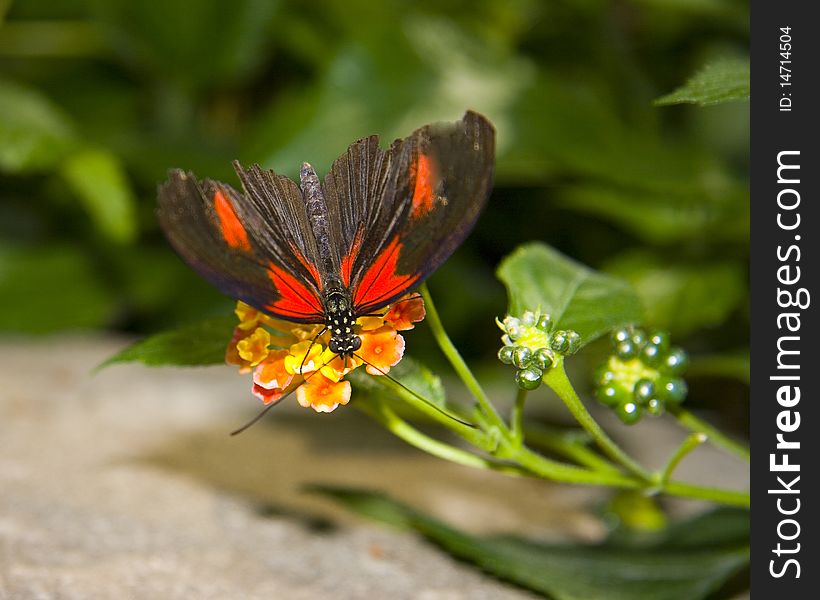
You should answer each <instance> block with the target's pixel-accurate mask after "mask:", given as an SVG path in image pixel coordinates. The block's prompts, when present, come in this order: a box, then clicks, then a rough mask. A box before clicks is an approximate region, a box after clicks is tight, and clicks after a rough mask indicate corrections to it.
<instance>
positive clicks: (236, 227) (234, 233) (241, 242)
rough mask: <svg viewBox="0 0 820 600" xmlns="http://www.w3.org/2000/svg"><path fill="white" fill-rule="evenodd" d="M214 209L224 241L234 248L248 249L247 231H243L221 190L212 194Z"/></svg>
mask: <svg viewBox="0 0 820 600" xmlns="http://www.w3.org/2000/svg"><path fill="white" fill-rule="evenodd" d="M214 209H215V210H216V216H217V217H218V218H219V229H220V231H221V232H222V238H223V239H224V240H225V243H226V244H228V245H229V246H230V247H231V248H235V249H236V250H245V251H250V249H251V242H250V240H249V239H248V232H247V231H245V227H244V226H243V225H242V222H241V221H240V220H239V217H237V216H236V211H235V210H234V208H233V206H232V205H231V202H230V200H228V199H227V198H226V197H225V194H223V193H222V190H217V191H216V193H215V194H214Z"/></svg>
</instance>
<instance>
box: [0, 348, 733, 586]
mask: <svg viewBox="0 0 820 600" xmlns="http://www.w3.org/2000/svg"><path fill="white" fill-rule="evenodd" d="M123 343H124V341H123V340H117V339H109V338H100V337H63V338H52V339H49V338H45V339H40V340H36V341H32V340H21V339H20V340H15V339H5V340H0V598H2V599H5V598H9V599H11V598H14V599H17V598H26V599H27V598H44V599H46V598H61V599H89V598H180V599H189V598H251V599H252V598H266V599H280V598H281V599H293V600H302V599H304V600H313V599H325V598H333V599H338V600H345V599H360V598H390V599H391V600H402V599H405V598H406V599H411V598H412V599H420V600H460V599H468V598H469V599H471V600H472V599H482V598H486V599H501V600H504V599H510V600H512V599H523V598H532V597H533V596H532V595H531V594H529V593H528V592H526V591H522V590H519V589H516V588H514V587H510V586H508V585H506V584H503V583H500V582H498V581H496V580H494V579H492V578H491V577H488V576H485V575H482V574H481V573H480V572H478V571H476V570H475V569H473V568H471V567H469V566H467V565H464V564H461V563H459V562H457V561H454V560H452V559H451V558H449V557H448V556H447V555H446V554H444V553H442V552H440V551H438V550H437V549H436V548H434V547H432V546H430V545H428V544H426V543H425V542H423V541H422V540H419V539H418V538H417V537H415V536H414V535H412V534H408V533H404V532H400V531H396V530H393V529H389V528H384V527H381V526H379V525H376V524H373V523H370V522H368V521H365V520H362V519H360V518H357V517H355V516H353V515H351V514H349V513H348V512H346V511H343V510H341V509H339V508H338V507H336V506H335V505H333V504H332V503H331V502H329V501H327V500H324V499H321V498H317V497H315V496H312V495H310V494H307V493H305V492H304V491H303V490H302V487H303V486H304V485H305V484H307V483H335V484H340V485H345V486H356V487H367V488H374V489H379V490H384V491H387V492H388V493H390V494H392V495H393V496H395V497H396V498H398V499H401V500H403V501H405V502H408V503H410V504H412V505H415V506H418V507H420V508H422V509H424V510H428V511H430V512H432V513H433V514H435V515H437V516H439V517H441V518H443V519H445V520H447V521H448V522H450V523H452V524H454V525H456V526H459V527H462V528H465V529H468V530H470V531H474V532H492V531H514V532H526V533H527V534H529V535H534V536H540V537H542V538H547V539H553V540H558V539H566V538H568V537H575V538H579V537H580V538H583V539H596V538H598V537H600V536H601V535H602V534H603V533H604V529H603V525H602V524H601V522H600V520H599V519H598V518H597V517H596V515H595V512H594V509H595V508H596V506H597V505H598V504H599V503H600V502H601V501H602V500H603V499H604V498H605V497H606V495H605V492H602V491H601V490H596V489H591V488H581V487H572V486H562V485H552V484H550V483H546V482H541V481H533V480H525V479H520V478H511V477H505V476H502V475H499V474H495V473H486V472H481V471H475V470H471V469H467V468H465V467H460V466H457V465H453V464H449V463H444V462H442V461H440V460H437V459H435V458H432V457H430V456H427V455H425V454H423V453H421V452H418V451H416V450H415V449H413V448H410V447H408V446H406V445H404V444H403V443H402V442H400V441H399V440H397V439H394V438H393V437H391V436H390V435H389V434H387V433H385V432H384V431H382V430H381V429H379V427H378V426H377V425H376V424H375V423H373V422H371V421H369V420H367V419H366V418H365V417H364V416H362V415H361V414H360V413H359V412H358V411H355V410H352V409H350V408H346V409H340V410H337V411H336V412H334V413H332V414H331V415H317V414H315V413H313V412H312V411H309V410H304V409H301V408H299V407H297V406H295V402H294V403H289V404H288V405H284V406H281V407H277V408H276V410H275V411H274V412H272V413H271V414H270V415H268V417H267V418H266V419H265V421H264V422H263V423H261V424H259V425H257V426H255V427H252V428H251V429H250V430H248V431H247V432H245V433H244V434H242V435H240V436H238V437H229V436H228V432H229V431H230V430H231V429H233V428H235V427H236V426H238V425H240V424H242V423H243V421H244V420H245V419H246V418H248V417H250V416H252V415H253V414H254V411H256V410H257V409H258V408H259V405H258V404H257V403H256V401H255V399H253V398H252V397H251V396H250V394H249V392H248V378H247V377H246V376H240V375H238V374H237V373H236V372H235V371H234V370H233V369H230V368H227V367H225V368H222V367H215V368H208V369H150V368H147V367H143V366H140V365H127V366H115V367H111V368H109V369H107V370H104V371H102V372H101V373H99V374H96V375H93V374H92V373H91V370H92V369H93V367H94V366H95V365H96V364H98V363H99V362H100V361H101V360H102V359H104V358H105V357H107V356H109V355H110V354H111V353H113V352H114V351H115V350H116V349H118V348H119V347H121V346H122V345H123ZM647 431H649V433H648V434H646V431H644V432H642V438H643V437H646V438H647V441H648V442H649V443H650V444H653V446H652V447H653V453H652V456H650V457H648V459H649V460H648V462H650V463H652V462H658V461H657V460H653V457H655V456H657V457H661V458H662V457H665V456H668V452H669V451H671V448H673V447H674V444H675V443H678V442H679V441H680V440H681V439H682V438H683V437H684V435H685V434H684V433H683V432H681V431H679V430H677V428H675V427H674V425H672V424H668V423H667V424H663V423H662V422H660V421H659V422H658V423H656V424H653V425H652V426H650V427H648V428H647ZM637 450H640V448H637ZM660 462H662V460H661V461H660ZM679 476H680V477H682V478H689V479H692V480H695V481H698V482H701V483H710V482H711V483H721V484H723V485H736V486H737V487H743V486H744V485H747V480H748V470H747V469H746V467H744V466H743V465H742V464H739V463H737V462H736V461H734V460H733V459H731V458H730V457H726V456H725V455H724V454H722V453H719V452H715V451H713V450H711V449H709V448H703V449H699V450H698V451H697V452H696V453H695V455H693V456H692V457H691V458H689V459H687V460H686V461H685V462H684V463H683V464H682V465H681V469H680V471H679ZM682 506H683V505H682ZM697 507H698V506H697V504H693V503H686V504H685V508H687V509H689V510H695V509H697Z"/></svg>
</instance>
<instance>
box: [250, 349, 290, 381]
mask: <svg viewBox="0 0 820 600" xmlns="http://www.w3.org/2000/svg"><path fill="white" fill-rule="evenodd" d="M286 356H288V351H287V350H273V351H272V352H270V353H269V354H268V357H267V358H266V359H265V360H264V361H262V362H261V363H259V365H257V367H256V369H254V371H253V383H254V385H257V386H260V387H263V388H265V389H266V390H275V389H279V390H283V389H285V388H286V387H288V385H290V382H291V381H292V380H293V374H292V373H288V371H287V369H285V357H286Z"/></svg>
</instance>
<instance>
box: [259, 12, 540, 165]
mask: <svg viewBox="0 0 820 600" xmlns="http://www.w3.org/2000/svg"><path fill="white" fill-rule="evenodd" d="M350 4H351V3H345V4H338V3H327V5H326V10H327V11H329V12H330V13H331V14H333V15H334V17H338V21H339V24H338V26H339V27H349V28H350V29H349V31H348V32H347V34H348V36H347V37H346V38H342V40H343V43H339V42H336V45H335V46H333V45H331V44H329V43H328V41H327V40H322V42H323V43H324V44H325V45H326V46H327V47H326V48H325V49H324V52H325V53H326V55H327V57H326V61H327V64H326V65H325V66H324V68H323V70H322V72H321V78H319V79H318V80H317V81H315V82H314V83H312V84H311V85H307V86H303V87H300V88H296V89H295V90H292V91H291V92H290V93H285V94H282V95H280V96H279V97H277V98H275V100H274V102H273V103H272V104H271V106H270V107H269V108H268V110H266V111H265V113H263V115H262V116H261V118H260V119H259V120H258V121H257V123H256V124H255V126H254V127H252V128H251V129H250V131H252V137H251V139H250V141H249V146H250V148H249V151H248V152H247V155H248V156H249V158H253V159H254V160H257V161H259V162H261V163H263V164H265V165H270V166H272V167H273V168H274V169H275V170H276V171H277V172H280V173H285V174H294V175H295V174H296V173H297V172H298V168H299V165H300V164H301V162H302V161H303V160H306V159H308V160H310V162H311V164H313V165H314V166H315V167H316V168H317V170H318V171H320V172H323V171H326V170H327V169H328V168H329V166H330V164H331V163H332V161H333V160H334V159H335V158H336V157H337V156H338V155H339V154H340V153H341V152H343V151H344V149H345V148H346V147H347V146H348V144H350V142H351V141H352V140H355V139H358V138H361V137H363V136H366V135H371V134H374V133H377V134H379V135H381V144H382V146H383V147H386V146H387V145H389V143H390V142H391V141H392V140H393V139H395V138H396V137H403V136H406V135H408V134H409V133H410V132H412V131H413V130H414V129H415V128H417V127H420V126H422V125H423V124H425V123H430V122H433V121H442V120H446V121H452V120H456V119H459V118H461V116H462V115H463V114H464V110H465V109H466V108H467V107H470V108H472V109H474V110H477V111H479V112H482V113H484V114H487V115H488V116H490V117H491V118H493V119H494V121H500V119H497V118H496V116H497V115H501V114H503V113H504V112H506V111H507V110H508V109H509V107H510V106H511V104H512V102H513V100H514V99H515V98H516V97H517V95H518V94H519V92H520V90H521V89H522V88H523V87H524V86H525V85H526V83H527V81H528V80H529V78H530V74H531V65H529V63H528V61H526V60H524V59H522V58H519V57H517V56H511V55H510V54H508V53H506V52H503V51H500V50H499V49H498V48H497V47H495V46H493V45H489V44H481V43H479V42H478V41H477V40H475V39H473V38H471V37H470V36H468V35H466V34H465V32H464V31H463V30H462V29H461V28H460V27H458V25H457V24H456V23H454V22H452V21H451V20H449V19H446V18H436V17H433V16H431V15H425V14H418V12H422V11H419V10H418V8H417V7H415V6H414V5H408V6H406V7H403V10H402V11H401V12H402V16H401V18H399V19H397V18H396V14H395V13H394V12H393V11H392V10H390V9H389V8H388V7H387V5H386V4H382V3H372V2H364V1H361V0H358V1H357V2H355V3H353V4H354V5H357V6H358V7H359V8H360V9H361V10H364V11H366V12H367V13H368V18H369V23H370V27H367V28H362V27H361V26H360V23H359V20H358V18H355V17H354V18H351V17H352V15H353V14H354V12H353V10H355V9H353V8H351V6H350ZM334 26H336V24H334ZM288 35H292V34H288ZM385 47H389V48H390V51H389V52H385V51H384V48H385ZM456 65H457V67H456ZM456 69H457V70H456ZM456 73H457V74H456ZM454 77H457V78H458V85H454V84H453V78H454Z"/></svg>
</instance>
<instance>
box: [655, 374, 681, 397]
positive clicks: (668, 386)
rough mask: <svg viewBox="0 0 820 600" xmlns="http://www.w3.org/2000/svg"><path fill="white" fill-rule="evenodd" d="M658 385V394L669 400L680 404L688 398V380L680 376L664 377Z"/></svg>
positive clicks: (659, 380)
mask: <svg viewBox="0 0 820 600" xmlns="http://www.w3.org/2000/svg"><path fill="white" fill-rule="evenodd" d="M656 387H657V390H658V395H659V396H660V397H661V398H663V399H664V400H666V401H667V402H672V403H674V404H679V403H681V402H683V400H684V399H685V398H686V392H687V388H686V382H685V381H684V380H683V379H680V378H679V377H662V378H660V379H658V382H657V386H656Z"/></svg>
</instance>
